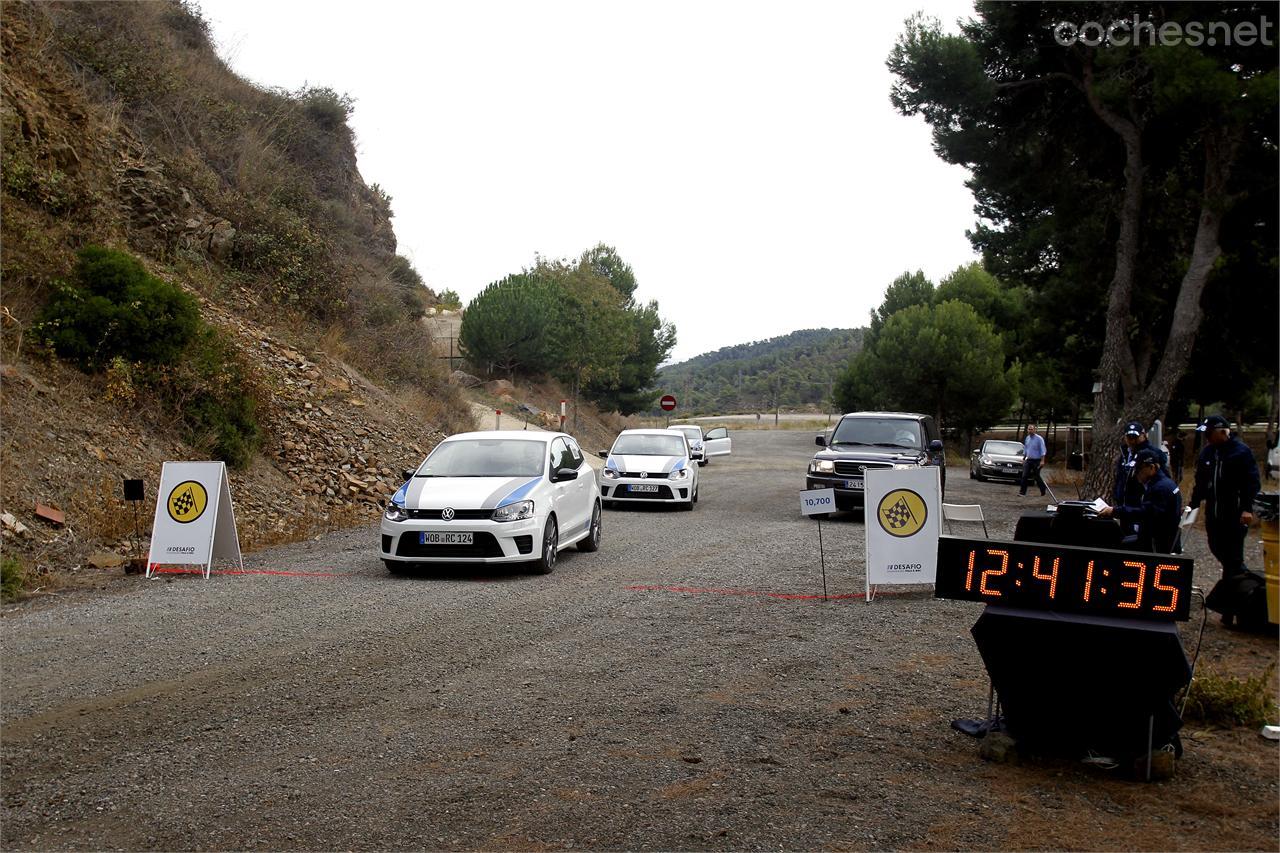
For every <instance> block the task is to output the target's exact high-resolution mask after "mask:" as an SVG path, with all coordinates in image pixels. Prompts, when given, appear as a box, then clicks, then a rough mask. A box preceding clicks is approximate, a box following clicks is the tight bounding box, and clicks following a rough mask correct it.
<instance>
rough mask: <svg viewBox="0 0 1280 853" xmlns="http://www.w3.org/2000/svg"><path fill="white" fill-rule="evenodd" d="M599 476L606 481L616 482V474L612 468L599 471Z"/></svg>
mask: <svg viewBox="0 0 1280 853" xmlns="http://www.w3.org/2000/svg"><path fill="white" fill-rule="evenodd" d="M600 476H602V477H604V478H605V479H606V480H616V479H618V472H617V471H615V470H613V469H612V468H602V469H600Z"/></svg>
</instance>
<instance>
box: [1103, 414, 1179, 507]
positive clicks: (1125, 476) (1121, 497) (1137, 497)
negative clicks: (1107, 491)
mask: <svg viewBox="0 0 1280 853" xmlns="http://www.w3.org/2000/svg"><path fill="white" fill-rule="evenodd" d="M1142 450H1151V451H1154V452H1155V453H1158V454H1160V459H1161V463H1160V467H1162V468H1163V467H1164V466H1165V464H1166V463H1167V462H1168V460H1167V459H1165V456H1164V454H1163V453H1160V451H1159V450H1156V448H1154V447H1152V446H1151V441H1150V440H1149V439H1148V438H1147V428H1146V427H1145V426H1143V425H1142V421H1129V422H1128V423H1127V424H1125V425H1124V449H1123V450H1121V451H1120V458H1119V459H1117V460H1116V479H1115V483H1114V484H1113V485H1112V488H1111V505H1112V506H1137V505H1138V504H1140V503H1142V491H1143V489H1142V484H1141V483H1139V482H1138V481H1137V480H1136V479H1134V472H1133V469H1134V464H1135V463H1136V462H1137V459H1138V452H1139V451H1142Z"/></svg>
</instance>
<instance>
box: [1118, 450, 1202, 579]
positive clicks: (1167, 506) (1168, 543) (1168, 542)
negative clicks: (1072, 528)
mask: <svg viewBox="0 0 1280 853" xmlns="http://www.w3.org/2000/svg"><path fill="white" fill-rule="evenodd" d="M1163 465H1164V457H1163V455H1162V454H1161V453H1160V451H1158V450H1155V449H1153V448H1150V447H1146V448H1143V449H1142V450H1139V451H1138V452H1137V454H1136V456H1135V458H1134V465H1133V472H1134V473H1133V477H1134V480H1135V481H1136V482H1137V483H1138V484H1139V485H1140V486H1141V487H1142V499H1141V500H1140V501H1139V502H1138V503H1136V504H1123V505H1121V506H1114V507H1111V506H1109V507H1107V508H1106V509H1104V510H1103V511H1102V512H1100V513H1098V514H1099V515H1101V516H1102V517H1104V518H1109V517H1113V516H1114V517H1115V518H1117V519H1119V520H1120V522H1121V523H1122V524H1124V523H1127V524H1134V525H1137V528H1138V535H1137V538H1136V539H1135V540H1134V542H1133V547H1134V548H1135V549H1136V550H1138V551H1147V552H1153V553H1159V554H1172V553H1173V552H1174V549H1175V547H1176V546H1177V544H1178V522H1180V521H1181V520H1182V493H1181V492H1180V491H1179V490H1178V484H1177V483H1175V482H1174V481H1173V479H1172V478H1171V477H1170V476H1169V475H1168V474H1166V473H1165V472H1164V468H1163Z"/></svg>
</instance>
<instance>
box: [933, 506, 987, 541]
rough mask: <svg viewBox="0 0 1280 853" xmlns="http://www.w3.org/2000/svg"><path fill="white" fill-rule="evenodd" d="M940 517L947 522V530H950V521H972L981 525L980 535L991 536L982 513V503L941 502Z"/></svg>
mask: <svg viewBox="0 0 1280 853" xmlns="http://www.w3.org/2000/svg"><path fill="white" fill-rule="evenodd" d="M942 519H943V520H944V521H945V522H946V523H947V532H948V533H950V532H951V522H953V521H972V522H975V523H977V524H981V525H982V535H983V536H985V537H987V538H988V539H990V538H991V534H989V533H987V520H986V518H984V517H983V515H982V504H943V505H942Z"/></svg>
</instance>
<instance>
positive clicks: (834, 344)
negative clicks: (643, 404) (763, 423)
mask: <svg viewBox="0 0 1280 853" xmlns="http://www.w3.org/2000/svg"><path fill="white" fill-rule="evenodd" d="M865 331H866V330H865V329H802V330H800V331H798V332H792V333H791V334H789V335H782V336H781V337H777V338H770V339H769V340H767V341H754V342H752V343H749V344H738V345H736V346H731V347H724V348H722V349H718V350H716V351H715V352H709V353H704V354H703V355H699V356H695V357H694V358H691V359H689V360H688V361H682V362H680V363H679V364H672V365H669V366H667V367H664V368H661V369H660V370H659V373H658V378H659V385H660V387H661V388H662V390H663V391H664V392H668V393H672V394H675V395H676V398H677V399H678V400H679V401H680V412H681V414H690V415H696V414H725V413H730V412H752V411H768V410H772V409H773V408H774V407H775V406H777V407H779V408H782V409H808V408H812V409H815V410H822V409H825V408H826V407H827V406H828V402H827V401H828V399H829V393H830V384H831V383H832V382H833V381H835V378H836V376H837V375H838V374H839V372H840V371H841V370H843V369H844V368H845V367H846V366H847V365H848V364H849V359H850V358H852V357H853V355H854V354H855V353H857V352H858V350H860V349H861V348H862V336H863V333H864V332H865Z"/></svg>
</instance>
